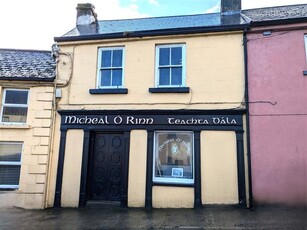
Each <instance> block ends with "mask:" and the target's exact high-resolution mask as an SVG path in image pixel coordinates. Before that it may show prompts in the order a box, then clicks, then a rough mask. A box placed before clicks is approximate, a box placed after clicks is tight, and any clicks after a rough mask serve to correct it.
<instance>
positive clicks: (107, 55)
mask: <svg viewBox="0 0 307 230" xmlns="http://www.w3.org/2000/svg"><path fill="white" fill-rule="evenodd" d="M101 67H111V50H104V51H102V52H101Z"/></svg>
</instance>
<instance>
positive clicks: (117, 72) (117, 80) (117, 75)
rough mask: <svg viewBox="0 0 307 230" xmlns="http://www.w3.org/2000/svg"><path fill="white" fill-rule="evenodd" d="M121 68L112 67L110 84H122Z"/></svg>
mask: <svg viewBox="0 0 307 230" xmlns="http://www.w3.org/2000/svg"><path fill="white" fill-rule="evenodd" d="M122 72H123V71H122V70H121V69H114V70H113V76H112V86H121V85H122Z"/></svg>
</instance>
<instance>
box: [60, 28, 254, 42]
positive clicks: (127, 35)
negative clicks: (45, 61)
mask: <svg viewBox="0 0 307 230" xmlns="http://www.w3.org/2000/svg"><path fill="white" fill-rule="evenodd" d="M248 27H249V24H239V25H224V26H211V27H188V28H176V29H166V30H148V31H138V32H134V31H131V32H119V33H110V34H89V35H80V36H67V37H55V38H54V41H55V42H67V41H86V40H103V39H114V38H135V37H151V36H163V35H180V34H197V33H209V32H224V31H236V30H244V29H246V28H248Z"/></svg>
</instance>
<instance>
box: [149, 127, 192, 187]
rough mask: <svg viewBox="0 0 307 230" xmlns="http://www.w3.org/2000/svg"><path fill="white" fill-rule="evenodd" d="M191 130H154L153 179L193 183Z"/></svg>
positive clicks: (155, 180)
mask: <svg viewBox="0 0 307 230" xmlns="http://www.w3.org/2000/svg"><path fill="white" fill-rule="evenodd" d="M193 145H194V143H193V132H181V131H158V132H155V145H154V159H153V162H154V167H153V168H154V172H153V181H154V182H161V183H177V184H193V183H194V146H193Z"/></svg>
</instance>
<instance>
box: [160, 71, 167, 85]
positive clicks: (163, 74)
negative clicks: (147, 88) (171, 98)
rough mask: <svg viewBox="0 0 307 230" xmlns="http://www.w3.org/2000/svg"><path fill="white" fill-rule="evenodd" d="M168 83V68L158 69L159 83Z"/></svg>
mask: <svg viewBox="0 0 307 230" xmlns="http://www.w3.org/2000/svg"><path fill="white" fill-rule="evenodd" d="M169 84H170V68H160V69H159V85H169Z"/></svg>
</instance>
